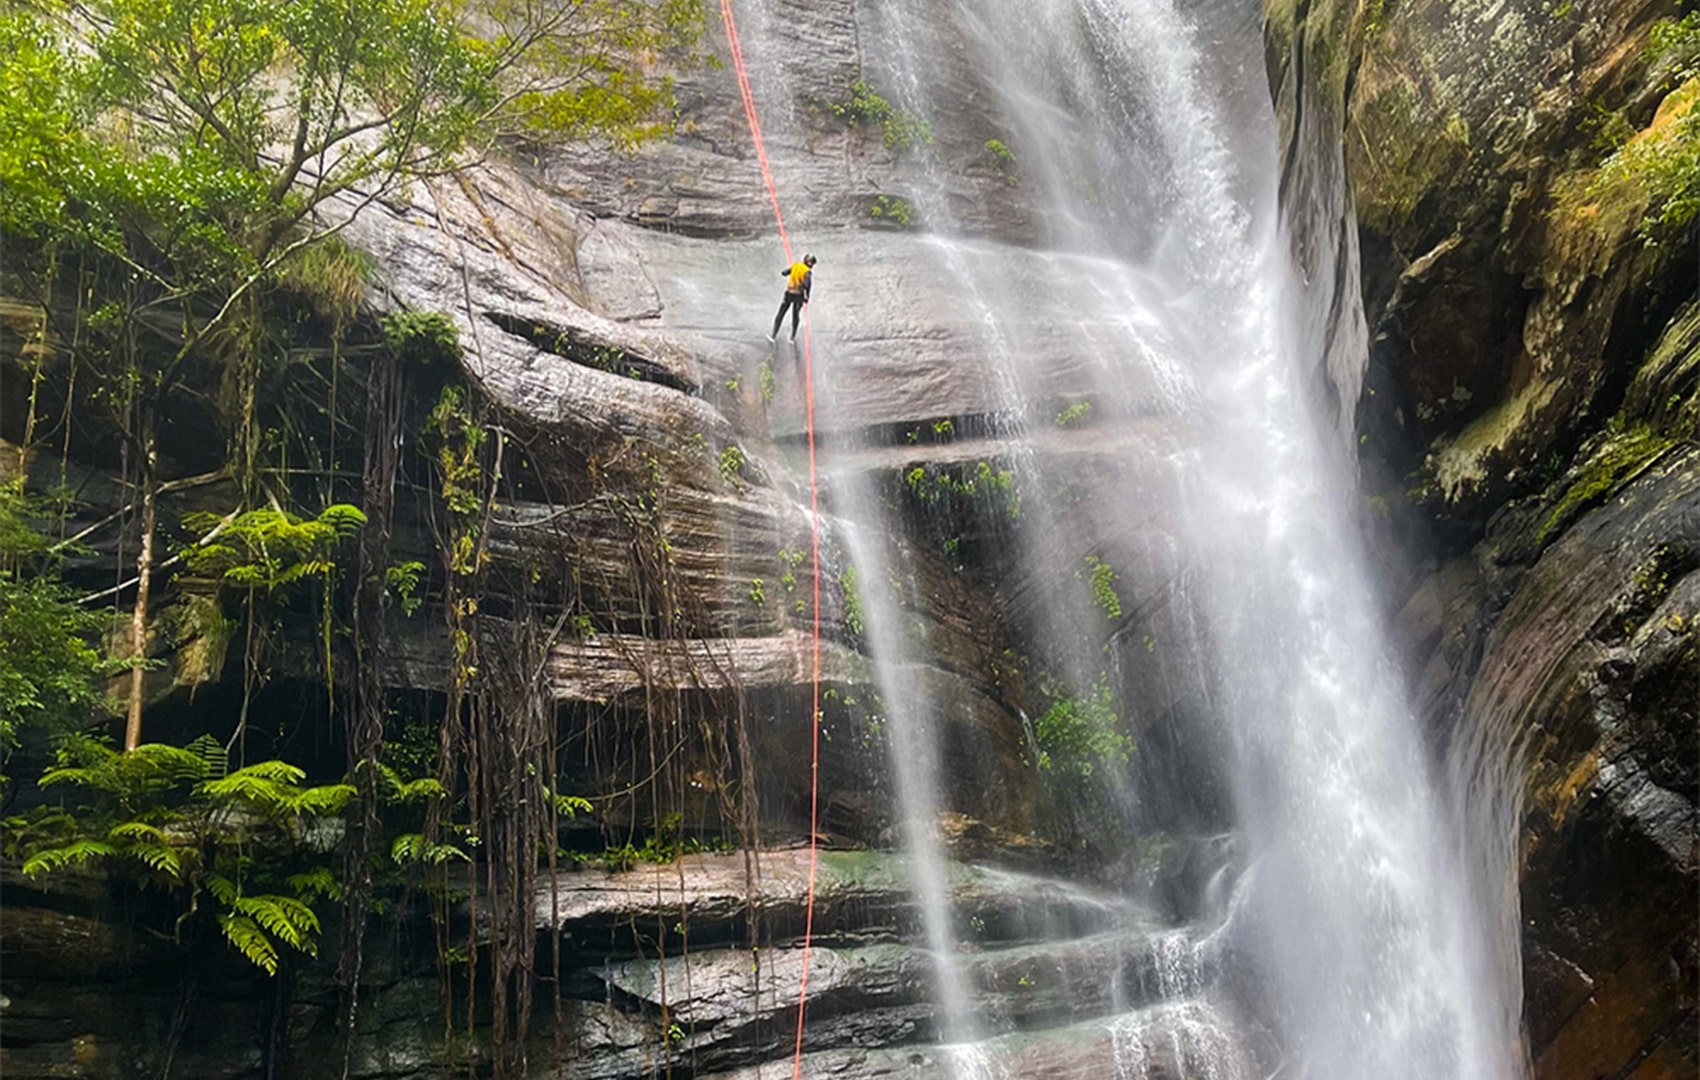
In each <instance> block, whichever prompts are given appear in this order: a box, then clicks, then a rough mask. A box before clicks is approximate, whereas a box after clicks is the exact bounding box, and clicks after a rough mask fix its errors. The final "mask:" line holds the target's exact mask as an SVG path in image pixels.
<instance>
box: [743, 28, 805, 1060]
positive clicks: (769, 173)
mask: <svg viewBox="0 0 1700 1080" xmlns="http://www.w3.org/2000/svg"><path fill="white" fill-rule="evenodd" d="M720 16H721V21H722V22H724V23H725V24H726V46H727V48H728V49H729V50H730V51H731V53H732V69H733V71H735V72H736V73H737V76H738V94H739V96H740V97H742V98H743V99H744V116H745V118H746V119H748V120H749V123H750V138H751V139H752V140H754V142H755V144H756V160H757V161H759V162H761V177H762V180H763V182H764V183H766V184H767V197H768V200H769V201H770V202H772V203H773V219H774V220H775V221H776V222H778V223H779V242H780V243H781V244H782V245H784V247H785V261H786V264H787V265H790V264H791V262H792V258H791V237H790V236H789V235H788V234H787V233H786V232H785V215H784V214H783V213H782V212H780V209H779V190H778V189H777V188H775V187H774V185H773V170H772V169H771V168H769V167H768V163H767V144H766V143H765V142H763V141H762V137H761V119H760V117H758V116H757V115H756V99H755V95H754V94H753V93H752V92H751V91H750V72H749V68H748V67H747V66H745V64H744V46H743V42H741V41H740V40H739V39H738V24H737V21H736V20H735V19H733V17H732V0H720ZM803 402H804V409H805V418H806V425H805V426H806V427H807V430H808V438H809V531H810V544H809V547H810V559H811V562H810V569H811V572H812V574H813V577H814V634H813V648H812V653H813V655H812V658H811V660H812V663H811V674H810V677H809V682H810V690H811V704H810V708H809V722H810V725H811V727H812V734H811V743H810V748H809V888H808V894H807V899H806V901H805V905H804V915H803V975H802V979H801V981H800V984H799V986H798V988H797V1041H796V1046H795V1049H794V1051H793V1053H792V1056H791V1078H792V1080H802V1076H803V1012H804V1008H805V1006H806V1005H807V1003H808V997H809V953H810V948H811V945H812V942H813V940H814V932H815V868H816V865H817V862H818V859H819V846H818V842H817V840H816V836H817V835H818V833H819V829H820V816H819V815H820V483H819V478H818V476H817V474H816V472H815V372H814V352H813V349H812V348H811V343H810V340H809V309H808V306H807V305H804V307H803ZM749 779H750V778H748V777H746V778H745V782H746V783H748V782H749Z"/></svg>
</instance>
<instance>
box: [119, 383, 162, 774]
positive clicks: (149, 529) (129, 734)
mask: <svg viewBox="0 0 1700 1080" xmlns="http://www.w3.org/2000/svg"><path fill="white" fill-rule="evenodd" d="M139 426H140V428H141V431H140V434H141V444H142V460H141V467H140V476H139V479H138V486H139V487H140V488H141V496H142V497H141V502H142V520H141V534H142V543H141V550H140V551H139V552H138V553H137V555H136V603H135V606H134V607H132V608H131V609H130V658H131V662H132V663H133V664H134V666H133V667H131V668H130V711H129V715H128V716H127V717H126V719H125V721H124V749H125V750H134V749H135V748H136V747H137V746H138V745H140V744H141V741H142V706H143V705H144V704H145V691H144V686H143V683H144V680H145V677H146V675H147V672H146V671H145V670H144V669H143V667H142V665H143V662H144V661H145V660H147V656H148V593H149V590H150V588H151V586H152V585H153V540H154V516H155V515H154V507H155V503H156V502H157V499H158V488H159V483H158V472H159V468H158V466H159V445H158V441H157V439H156V438H155V436H154V422H153V410H152V409H151V408H150V407H148V406H146V405H144V406H143V407H142V416H141V423H140V425H139Z"/></svg>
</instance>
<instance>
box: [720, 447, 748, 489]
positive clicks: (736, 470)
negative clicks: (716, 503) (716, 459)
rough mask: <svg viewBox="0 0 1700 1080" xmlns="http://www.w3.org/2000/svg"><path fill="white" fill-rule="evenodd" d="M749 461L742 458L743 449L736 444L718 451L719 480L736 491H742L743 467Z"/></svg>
mask: <svg viewBox="0 0 1700 1080" xmlns="http://www.w3.org/2000/svg"><path fill="white" fill-rule="evenodd" d="M748 464H749V459H748V458H746V457H745V456H744V448H743V447H741V446H739V445H737V444H736V443H734V444H732V445H730V446H728V447H726V448H725V449H724V450H722V451H720V479H722V480H724V481H726V483H727V484H728V485H729V486H731V487H734V488H736V489H738V490H739V491H742V490H744V486H745V484H744V467H745V466H746V465H748Z"/></svg>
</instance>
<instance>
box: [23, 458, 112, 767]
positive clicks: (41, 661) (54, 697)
mask: <svg viewBox="0 0 1700 1080" xmlns="http://www.w3.org/2000/svg"><path fill="white" fill-rule="evenodd" d="M53 509H54V508H53V505H52V504H51V502H50V500H46V499H41V498H36V497H32V496H30V495H27V494H26V493H25V492H24V490H23V483H22V481H12V482H10V483H5V484H0V658H3V660H4V662H3V663H0V770H3V769H4V767H5V766H4V762H5V760H6V758H7V757H8V756H10V754H11V752H12V750H13V749H15V748H16V746H17V744H18V736H19V733H20V732H21V731H22V730H23V729H24V728H28V727H34V728H39V729H42V730H44V731H46V732H48V733H49V734H62V733H65V732H70V731H74V730H76V729H78V728H81V727H83V726H85V725H87V724H88V723H89V722H90V721H91V720H96V719H99V718H102V717H104V716H107V715H110V714H111V711H112V703H111V702H110V701H108V700H107V697H106V695H105V693H104V692H103V690H102V688H101V681H102V678H103V677H104V676H106V675H108V674H111V673H112V672H113V671H115V670H118V669H119V668H121V667H123V666H125V665H123V664H120V663H116V662H114V661H112V660H111V659H110V658H109V657H108V656H107V655H106V653H105V651H104V650H103V649H102V648H101V646H100V635H101V632H102V631H103V630H105V629H106V623H107V620H106V618H105V617H104V616H103V615H101V614H100V613H99V612H95V611H89V610H87V609H86V608H84V607H83V606H82V605H81V604H79V603H78V598H77V594H76V593H75V592H74V591H73V590H72V589H70V588H68V587H66V586H65V585H64V584H62V583H61V582H60V581H59V578H58V576H57V574H56V573H55V570H56V568H57V565H58V560H59V558H60V556H61V555H62V554H63V553H64V551H65V546H64V545H53V544H50V543H49V542H48V539H47V537H45V536H43V535H42V534H41V532H40V531H38V529H37V527H36V523H37V522H40V521H42V520H44V519H45V518H46V517H47V515H49V514H51V513H52V511H53ZM3 779H4V774H3V771H0V780H3Z"/></svg>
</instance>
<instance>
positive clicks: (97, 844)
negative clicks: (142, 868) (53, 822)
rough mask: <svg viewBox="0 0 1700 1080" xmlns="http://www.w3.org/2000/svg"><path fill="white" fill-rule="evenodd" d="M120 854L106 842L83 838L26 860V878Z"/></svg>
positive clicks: (48, 849)
mask: <svg viewBox="0 0 1700 1080" xmlns="http://www.w3.org/2000/svg"><path fill="white" fill-rule="evenodd" d="M116 854H118V849H117V848H115V847H113V846H112V845H111V844H109V843H107V842H106V841H104V840H93V839H90V838H88V837H83V838H81V839H78V840H73V841H71V842H70V843H69V844H64V845H61V846H60V847H56V848H47V849H45V850H43V851H38V852H36V853H35V854H34V855H32V856H30V857H29V858H28V859H26V860H24V866H23V872H24V876H25V877H31V878H33V877H38V876H40V875H42V874H46V873H51V872H52V871H54V870H63V869H64V868H65V867H67V866H78V865H81V864H82V863H86V862H88V861H89V860H91V859H106V858H111V857H112V856H114V855H116Z"/></svg>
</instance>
